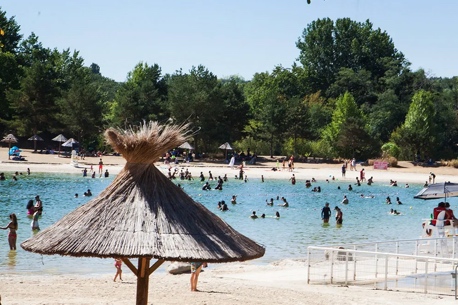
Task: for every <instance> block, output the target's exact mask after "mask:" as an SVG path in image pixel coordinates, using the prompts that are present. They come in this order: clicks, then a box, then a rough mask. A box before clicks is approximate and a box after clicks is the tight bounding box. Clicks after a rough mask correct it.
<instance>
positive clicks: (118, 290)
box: [0, 148, 458, 305]
mask: <svg viewBox="0 0 458 305" xmlns="http://www.w3.org/2000/svg"><path fill="white" fill-rule="evenodd" d="M22 155H23V156H24V157H25V159H26V160H27V161H8V156H7V148H0V162H1V163H0V172H5V173H6V176H7V178H8V176H10V175H11V172H15V171H19V172H26V170H27V168H30V170H31V172H32V173H33V172H60V173H81V171H82V169H83V168H84V167H90V166H91V164H92V165H93V166H94V168H97V166H98V165H97V164H98V161H99V158H97V157H86V159H85V160H78V163H79V167H74V166H71V165H70V158H62V157H58V156H56V155H42V154H34V153H32V152H31V151H30V150H24V151H23V153H22ZM102 159H103V162H104V165H105V167H104V168H106V169H108V170H109V172H110V173H112V174H116V173H118V172H119V171H120V170H121V169H122V168H123V166H124V164H125V161H124V159H123V158H122V157H116V156H103V157H102ZM399 165H400V166H399V167H398V168H390V169H388V170H374V169H373V168H372V167H365V171H366V177H367V178H369V177H371V176H373V179H374V183H383V184H388V183H389V181H390V179H392V180H397V181H398V185H399V187H403V186H404V185H405V183H424V182H425V181H427V180H428V177H429V173H430V172H431V171H432V172H434V173H435V174H436V182H443V181H452V182H456V179H455V178H454V177H455V175H456V173H458V170H457V169H454V168H452V167H433V168H430V167H418V166H413V165H412V164H410V163H409V162H400V163H399ZM157 166H158V167H159V168H161V169H162V170H163V171H164V172H165V171H166V166H165V165H164V164H161V163H157ZM179 166H180V167H183V168H186V167H187V168H189V170H190V171H191V172H192V174H193V176H195V177H198V176H199V174H200V172H203V173H204V174H205V175H206V176H208V171H212V173H213V175H214V176H219V175H221V176H222V175H224V174H227V175H228V177H230V178H233V177H234V176H235V175H236V174H237V173H238V169H237V168H234V169H231V168H229V167H228V166H227V165H225V164H224V163H222V162H220V163H213V162H212V163H204V162H199V161H197V162H192V163H186V164H180V165H179ZM274 167H276V162H275V161H274V160H271V161H268V162H262V163H261V162H258V164H256V165H249V166H248V167H247V168H245V174H246V175H247V176H248V179H250V180H251V181H256V180H257V181H260V179H261V176H264V179H289V178H290V177H291V175H292V173H291V172H288V171H286V170H285V171H283V170H282V168H281V164H280V171H272V168H274ZM360 168H361V167H360V166H358V169H360ZM294 174H295V176H296V178H297V180H298V182H299V183H303V181H304V180H305V179H311V178H312V177H313V178H315V179H317V180H318V181H320V180H321V181H323V180H324V179H332V176H334V177H335V178H336V179H339V180H342V179H344V180H346V181H347V180H348V181H349V182H351V183H353V182H354V180H355V177H356V176H358V174H359V173H358V172H355V171H347V174H346V177H345V178H342V177H341V164H320V163H296V166H295V170H294ZM3 238H6V235H5V236H4V237H3ZM123 270H124V272H123V279H124V281H123V282H116V283H114V282H113V276H114V273H115V269H114V267H113V274H112V275H111V274H110V275H101V276H87V277H84V276H75V275H72V274H67V275H62V276H61V275H38V274H31V275H30V274H26V273H17V272H15V271H12V272H11V273H6V274H2V275H1V276H0V295H1V304H3V305H5V304H8V305H11V304H20V305H28V304H30V305H32V304H34V305H35V304H134V302H135V293H136V279H135V276H134V275H133V274H132V273H131V272H130V270H129V269H128V268H127V267H126V266H123ZM306 271H307V266H306V263H305V262H303V261H294V260H284V261H281V262H274V263H271V264H269V265H267V266H257V265H255V264H252V263H250V262H247V263H227V264H212V265H210V266H209V268H207V269H205V271H204V272H203V273H202V274H201V276H200V278H199V284H198V289H199V290H200V292H191V291H190V285H189V274H183V275H171V274H168V273H165V272H161V273H157V274H154V273H153V275H152V276H151V278H150V289H149V304H223V305H226V304H227V305H229V304H288V305H291V304H339V305H344V304H348V305H350V304H373V305H378V304H380V305H382V304H383V305H385V304H407V305H409V304H412V305H414V304H415V305H418V304H428V305H430V304H456V301H455V299H454V297H453V296H438V295H424V294H420V293H405V292H393V291H381V290H373V289H372V288H368V287H357V286H350V287H340V286H334V285H308V284H307V272H306Z"/></svg>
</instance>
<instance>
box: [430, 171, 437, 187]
mask: <svg viewBox="0 0 458 305" xmlns="http://www.w3.org/2000/svg"><path fill="white" fill-rule="evenodd" d="M429 175H430V176H429V183H430V184H431V182H432V183H435V181H436V175H435V174H434V173H433V172H430V173H429Z"/></svg>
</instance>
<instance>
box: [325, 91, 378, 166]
mask: <svg viewBox="0 0 458 305" xmlns="http://www.w3.org/2000/svg"><path fill="white" fill-rule="evenodd" d="M322 137H323V140H324V141H326V142H327V143H328V145H329V146H331V147H333V149H334V153H335V157H338V156H340V157H344V158H352V157H367V156H366V154H367V150H368V149H369V148H370V146H371V144H372V143H371V141H370V138H369V135H368V133H367V131H366V122H365V117H364V115H363V113H362V112H361V110H360V109H359V108H358V105H357V104H356V102H355V100H354V98H353V96H352V95H351V94H350V93H348V92H346V93H345V94H344V95H343V96H341V97H340V98H338V99H337V100H336V105H335V110H334V112H333V113H332V121H331V123H330V124H329V125H328V126H327V127H326V128H325V129H324V130H323V134H322Z"/></svg>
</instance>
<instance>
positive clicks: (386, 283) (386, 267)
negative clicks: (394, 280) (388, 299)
mask: <svg viewBox="0 0 458 305" xmlns="http://www.w3.org/2000/svg"><path fill="white" fill-rule="evenodd" d="M384 290H388V255H386V256H385V288H384Z"/></svg>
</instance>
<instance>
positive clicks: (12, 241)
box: [0, 213, 18, 250]
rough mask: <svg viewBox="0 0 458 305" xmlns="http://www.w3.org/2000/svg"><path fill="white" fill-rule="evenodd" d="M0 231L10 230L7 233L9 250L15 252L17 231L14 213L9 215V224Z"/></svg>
mask: <svg viewBox="0 0 458 305" xmlns="http://www.w3.org/2000/svg"><path fill="white" fill-rule="evenodd" d="M0 229H2V230H7V229H10V232H9V233H8V244H9V245H10V250H16V239H17V233H16V231H17V229H18V224H17V217H16V214H14V213H12V214H10V222H9V224H8V225H7V226H6V227H4V228H0Z"/></svg>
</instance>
